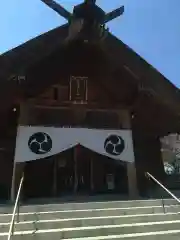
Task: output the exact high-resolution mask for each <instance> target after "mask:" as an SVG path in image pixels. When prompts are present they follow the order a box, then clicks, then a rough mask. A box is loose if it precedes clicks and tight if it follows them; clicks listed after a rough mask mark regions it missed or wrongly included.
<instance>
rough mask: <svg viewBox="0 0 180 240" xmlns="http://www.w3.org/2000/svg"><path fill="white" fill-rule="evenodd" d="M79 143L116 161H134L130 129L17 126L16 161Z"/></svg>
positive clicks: (54, 152) (30, 158) (47, 154)
mask: <svg viewBox="0 0 180 240" xmlns="http://www.w3.org/2000/svg"><path fill="white" fill-rule="evenodd" d="M78 144H80V145H82V146H84V147H86V148H88V149H90V150H92V151H94V152H97V153H99V154H102V155H105V156H108V157H110V158H113V159H116V160H122V161H127V162H133V161H134V151H133V143H132V134H131V131H130V130H103V129H102V130H97V129H87V128H55V127H41V126H37V127H31V126H19V127H18V132H17V138H16V149H15V162H26V161H32V160H36V159H40V158H46V157H49V156H52V155H55V154H58V153H60V152H62V151H65V150H67V149H70V148H72V147H74V146H76V145H78Z"/></svg>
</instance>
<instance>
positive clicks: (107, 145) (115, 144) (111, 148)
mask: <svg viewBox="0 0 180 240" xmlns="http://www.w3.org/2000/svg"><path fill="white" fill-rule="evenodd" d="M104 149H105V151H106V152H107V153H108V154H110V155H113V156H118V155H120V154H121V153H122V152H123V151H124V149H125V142H124V140H123V139H122V137H120V136H117V135H110V136H108V137H107V138H106V140H105V141H104Z"/></svg>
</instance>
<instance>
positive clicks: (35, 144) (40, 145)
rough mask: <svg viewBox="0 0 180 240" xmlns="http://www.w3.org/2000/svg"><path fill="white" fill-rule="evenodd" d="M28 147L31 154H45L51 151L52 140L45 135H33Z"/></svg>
mask: <svg viewBox="0 0 180 240" xmlns="http://www.w3.org/2000/svg"><path fill="white" fill-rule="evenodd" d="M28 146H29V148H30V150H31V151H32V152H33V153H36V154H45V153H48V152H49V151H50V150H51V149H52V139H51V138H50V136H49V135H48V134H47V133H44V132H37V133H34V134H33V135H32V136H31V137H30V138H29V141H28Z"/></svg>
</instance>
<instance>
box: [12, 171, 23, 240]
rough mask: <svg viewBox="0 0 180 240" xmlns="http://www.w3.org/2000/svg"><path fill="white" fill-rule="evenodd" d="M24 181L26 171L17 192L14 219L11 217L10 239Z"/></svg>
mask: <svg viewBox="0 0 180 240" xmlns="http://www.w3.org/2000/svg"><path fill="white" fill-rule="evenodd" d="M23 181H24V173H23V175H22V178H21V180H20V184H19V188H18V192H17V196H16V201H15V204H14V209H13V214H12V219H11V223H10V228H9V233H8V240H11V236H12V234H13V232H14V220H15V214H16V210H17V206H18V202H19V197H20V193H21V189H22V184H23Z"/></svg>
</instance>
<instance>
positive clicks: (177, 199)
mask: <svg viewBox="0 0 180 240" xmlns="http://www.w3.org/2000/svg"><path fill="white" fill-rule="evenodd" d="M146 175H147V176H148V177H150V178H151V179H152V180H153V181H154V182H155V183H157V184H158V185H159V186H160V187H161V188H163V189H164V190H165V191H166V192H167V193H168V194H169V195H170V196H171V197H172V198H174V199H175V200H176V201H177V202H178V203H180V199H179V198H177V197H176V196H175V195H174V194H173V193H172V192H171V191H170V190H168V189H167V188H166V187H165V186H164V185H163V184H162V183H160V182H159V181H158V180H157V179H156V178H155V177H154V176H153V175H152V174H150V173H149V172H146Z"/></svg>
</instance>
